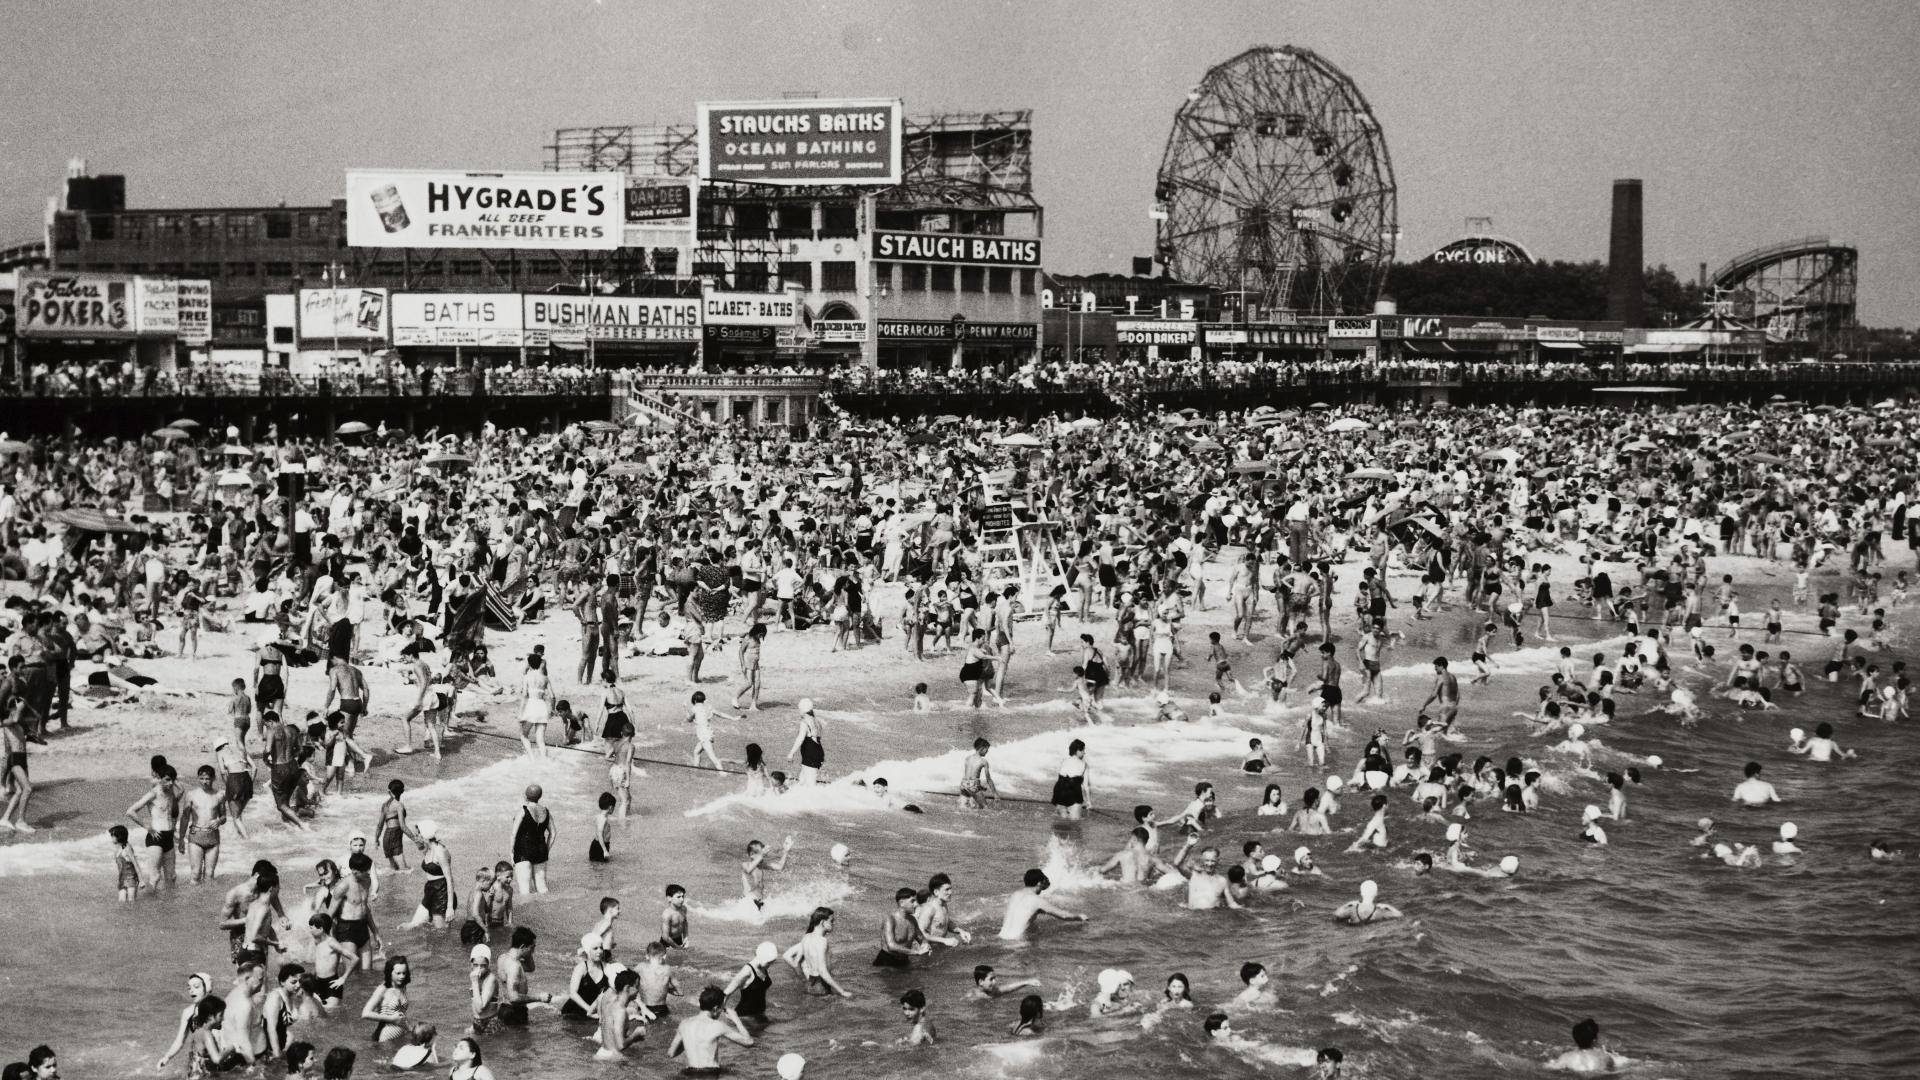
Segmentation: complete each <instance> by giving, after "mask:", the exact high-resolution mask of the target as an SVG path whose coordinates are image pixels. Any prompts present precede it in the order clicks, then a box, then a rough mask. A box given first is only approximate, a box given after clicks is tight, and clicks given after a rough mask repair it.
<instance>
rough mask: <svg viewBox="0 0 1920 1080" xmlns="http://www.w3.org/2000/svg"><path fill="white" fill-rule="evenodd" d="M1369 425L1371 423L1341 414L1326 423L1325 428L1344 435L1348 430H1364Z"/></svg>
mask: <svg viewBox="0 0 1920 1080" xmlns="http://www.w3.org/2000/svg"><path fill="white" fill-rule="evenodd" d="M1371 426H1373V425H1371V424H1369V423H1367V422H1366V421H1365V420H1361V419H1359V418H1357V417H1352V416H1343V417H1341V418H1340V419H1338V420H1335V421H1334V422H1333V423H1331V424H1328V425H1327V430H1328V431H1332V432H1336V433H1338V434H1342V435H1344V434H1346V433H1347V432H1349V431H1365V430H1367V428H1369V427H1371Z"/></svg>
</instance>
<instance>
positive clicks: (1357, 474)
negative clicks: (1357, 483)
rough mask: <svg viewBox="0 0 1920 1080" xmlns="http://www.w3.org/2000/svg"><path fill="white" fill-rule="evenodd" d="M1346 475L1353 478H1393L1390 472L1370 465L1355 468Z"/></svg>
mask: <svg viewBox="0 0 1920 1080" xmlns="http://www.w3.org/2000/svg"><path fill="white" fill-rule="evenodd" d="M1347 476H1348V477H1350V478H1352V479H1354V480H1391V479H1393V473H1392V472H1390V471H1388V470H1386V469H1376V468H1372V467H1369V468H1365V469H1355V470H1353V471H1352V472H1350V473H1348V474H1347Z"/></svg>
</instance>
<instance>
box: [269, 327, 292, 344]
mask: <svg viewBox="0 0 1920 1080" xmlns="http://www.w3.org/2000/svg"><path fill="white" fill-rule="evenodd" d="M273 343H274V344H275V345H291V344H293V327H291V326H276V327H274V328H273Z"/></svg>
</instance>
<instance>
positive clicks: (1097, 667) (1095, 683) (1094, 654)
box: [1080, 634, 1113, 709]
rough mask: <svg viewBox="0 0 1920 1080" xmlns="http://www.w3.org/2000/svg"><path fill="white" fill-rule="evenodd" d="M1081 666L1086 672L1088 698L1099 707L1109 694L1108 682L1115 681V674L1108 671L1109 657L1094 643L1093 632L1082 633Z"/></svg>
mask: <svg viewBox="0 0 1920 1080" xmlns="http://www.w3.org/2000/svg"><path fill="white" fill-rule="evenodd" d="M1080 666H1081V668H1082V669H1084V670H1085V672H1086V680H1087V699H1088V700H1089V701H1091V702H1093V705H1094V707H1095V708H1096V709H1097V708H1099V707H1100V703H1101V702H1102V701H1103V700H1104V699H1105V698H1106V696H1107V684H1108V683H1109V682H1112V681H1113V676H1112V675H1111V674H1109V673H1108V671H1107V658H1106V657H1105V656H1104V655H1102V654H1101V652H1100V647H1099V646H1098V645H1095V644H1094V643H1093V635H1092V634H1081V635H1080Z"/></svg>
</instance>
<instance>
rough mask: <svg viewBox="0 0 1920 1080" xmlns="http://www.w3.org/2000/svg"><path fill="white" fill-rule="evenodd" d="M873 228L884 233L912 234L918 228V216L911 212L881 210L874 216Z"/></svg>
mask: <svg viewBox="0 0 1920 1080" xmlns="http://www.w3.org/2000/svg"><path fill="white" fill-rule="evenodd" d="M875 217H876V218H877V219H878V220H877V221H876V222H875V227H876V228H879V229H881V230H884V231H886V232H913V231H915V230H917V229H919V228H920V216H919V215H918V214H915V213H914V212H913V211H911V210H882V211H880V212H879V213H878V214H876V215H875Z"/></svg>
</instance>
